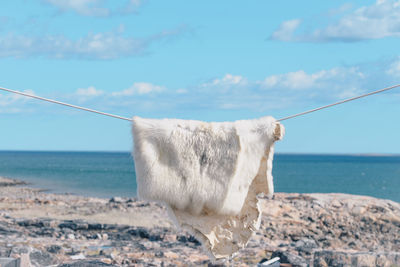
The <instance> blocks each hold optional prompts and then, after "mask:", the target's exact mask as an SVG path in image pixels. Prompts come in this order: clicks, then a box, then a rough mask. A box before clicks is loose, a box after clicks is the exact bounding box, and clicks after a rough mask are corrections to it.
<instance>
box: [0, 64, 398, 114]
mask: <svg viewBox="0 0 400 267" xmlns="http://www.w3.org/2000/svg"><path fill="white" fill-rule="evenodd" d="M399 77H400V58H396V59H393V60H390V61H385V62H372V63H370V64H360V65H354V66H347V67H335V68H330V69H324V70H318V71H314V72H307V71H305V70H296V71H292V72H287V73H278V74H273V75H268V76H265V77H263V78H261V79H255V80H254V79H249V78H247V77H245V76H243V75H237V74H231V73H227V74H225V75H222V76H221V77H214V78H212V79H209V80H207V81H204V82H200V83H198V84H193V85H191V86H187V87H186V88H168V87H167V86H164V85H157V84H154V83H150V82H134V83H133V84H132V85H131V86H130V87H126V88H121V89H120V90H115V91H110V90H105V89H104V90H99V89H97V88H96V87H94V86H90V87H88V88H79V89H77V90H76V91H75V92H74V93H73V94H69V95H59V96H53V97H55V98H57V99H59V100H61V101H65V102H70V103H72V104H73V103H77V102H78V103H80V104H81V105H83V106H85V105H87V106H89V107H91V108H95V109H99V110H105V111H115V112H117V113H121V114H123V113H126V112H130V111H132V110H133V111H135V112H163V111H166V110H168V111H177V110H192V111H193V110H207V111H216V110H240V111H243V110H250V111H256V112H267V111H271V110H278V109H286V108H293V107H298V108H303V107H310V106H316V105H321V104H328V103H330V102H335V101H338V100H342V99H345V98H348V97H353V96H356V95H359V94H362V93H365V92H368V91H372V90H375V89H379V88H381V87H384V86H389V85H392V84H395V83H398V79H399ZM22 101H26V99H22V98H21V97H19V96H13V95H0V109H1V112H5V110H10V108H11V107H23V103H24V102H22ZM17 104H18V105H17ZM22 110H23V109H22ZM14 112H16V111H14Z"/></svg>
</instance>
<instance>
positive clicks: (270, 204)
mask: <svg viewBox="0 0 400 267" xmlns="http://www.w3.org/2000/svg"><path fill="white" fill-rule="evenodd" d="M262 208H263V211H264V214H263V220H262V224H261V228H260V230H259V231H258V232H257V233H256V234H255V235H254V237H253V238H252V239H251V241H250V242H249V244H248V246H247V247H246V248H245V249H243V250H241V251H240V253H238V255H236V256H235V257H234V258H232V259H230V260H228V261H227V262H226V263H224V264H222V266H225V265H226V266H256V265H257V264H258V263H260V262H262V261H263V260H265V259H270V258H272V257H275V256H278V257H280V259H281V263H290V264H292V265H293V266H400V253H399V252H400V204H399V203H397V202H393V201H390V200H383V199H376V198H372V197H366V196H355V195H346V194H285V193H278V194H275V196H274V199H266V198H265V199H262ZM21 256H23V257H28V258H29V260H30V262H31V264H32V265H33V266H65V267H67V266H212V264H211V262H210V261H209V259H208V257H207V255H205V254H204V252H203V251H202V249H201V245H200V244H199V242H198V241H197V240H196V239H195V238H193V237H192V236H190V235H189V234H187V233H185V232H180V231H177V230H176V229H175V228H174V227H172V224H171V223H170V222H169V220H168V217H167V215H166V211H165V209H164V208H163V207H162V206H160V205H158V204H156V203H147V202H143V201H138V200H136V199H133V198H118V197H115V198H112V199H100V198H87V197H80V196H74V195H68V194H51V193H45V192H41V191H40V190H37V189H32V188H29V187H26V186H25V185H21V182H19V181H15V180H10V179H5V178H0V258H1V257H7V258H10V257H11V258H12V257H14V258H18V257H21Z"/></svg>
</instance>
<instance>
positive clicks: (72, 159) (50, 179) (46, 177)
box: [0, 151, 400, 202]
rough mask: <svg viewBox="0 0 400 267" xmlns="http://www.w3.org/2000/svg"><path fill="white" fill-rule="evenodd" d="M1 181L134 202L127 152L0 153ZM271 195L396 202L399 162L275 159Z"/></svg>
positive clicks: (374, 157)
mask: <svg viewBox="0 0 400 267" xmlns="http://www.w3.org/2000/svg"><path fill="white" fill-rule="evenodd" d="M0 176H3V177H9V178H16V179H20V180H24V181H26V182H28V183H30V186H32V187H37V188H42V189H47V190H49V191H50V192H55V193H72V194H78V195H84V196H97V197H112V196H122V197H134V196H135V195H136V182H135V168H134V162H133V159H132V157H131V155H130V153H129V152H24V151H18V152H17V151H2V152H0ZM273 176H274V184H275V192H298V193H316V192H318V193H332V192H335V193H348V194H358V195H368V196H374V197H378V198H385V199H391V200H394V201H397V202H400V156H388V155H380V156H377V155H304V154H298V155H297V154H276V155H275V158H274V167H273Z"/></svg>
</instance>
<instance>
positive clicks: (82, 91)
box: [76, 86, 104, 97]
mask: <svg viewBox="0 0 400 267" xmlns="http://www.w3.org/2000/svg"><path fill="white" fill-rule="evenodd" d="M102 94H104V92H103V91H102V90H98V89H96V88H95V87H94V86H89V87H88V88H78V89H77V90H76V95H78V96H83V97H96V96H100V95H102Z"/></svg>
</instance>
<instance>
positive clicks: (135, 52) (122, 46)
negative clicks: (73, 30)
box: [0, 27, 185, 60]
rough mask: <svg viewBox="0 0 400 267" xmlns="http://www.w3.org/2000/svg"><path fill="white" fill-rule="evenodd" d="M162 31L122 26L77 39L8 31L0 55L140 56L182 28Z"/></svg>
mask: <svg viewBox="0 0 400 267" xmlns="http://www.w3.org/2000/svg"><path fill="white" fill-rule="evenodd" d="M178 29H179V30H171V31H163V32H162V33H159V34H155V35H152V36H149V37H147V38H134V37H126V36H124V33H123V27H119V28H118V29H116V30H114V31H111V32H103V33H89V34H87V35H86V36H84V37H81V38H79V39H77V40H72V39H69V38H67V37H65V36H63V35H47V36H27V35H16V34H12V33H8V34H7V35H5V36H0V57H16V58H26V57H34V56H39V57H48V58H56V59H66V58H79V59H97V60H109V59H117V58H121V57H131V56H139V55H143V54H145V53H147V52H148V49H149V47H150V46H151V45H152V44H153V43H155V42H159V41H162V40H166V39H169V38H174V37H176V36H177V35H180V34H181V33H182V32H184V31H185V29H184V28H182V27H179V28H178Z"/></svg>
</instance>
